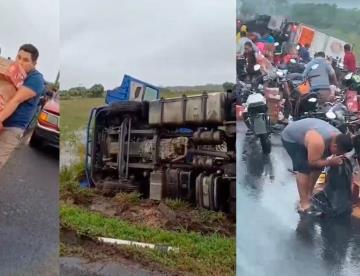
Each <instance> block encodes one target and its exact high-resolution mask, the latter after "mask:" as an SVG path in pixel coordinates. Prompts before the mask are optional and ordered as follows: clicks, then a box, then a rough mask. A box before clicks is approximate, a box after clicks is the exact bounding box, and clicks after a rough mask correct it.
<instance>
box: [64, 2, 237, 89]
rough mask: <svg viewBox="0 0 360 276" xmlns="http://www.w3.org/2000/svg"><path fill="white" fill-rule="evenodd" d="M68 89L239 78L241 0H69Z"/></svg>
mask: <svg viewBox="0 0 360 276" xmlns="http://www.w3.org/2000/svg"><path fill="white" fill-rule="evenodd" d="M60 11H61V13H60V40H61V86H62V89H67V88H69V87H73V86H78V85H83V86H86V87H89V86H91V85H93V84H94V83H102V84H103V85H104V86H105V88H113V87H115V86H118V85H120V82H121V80H122V76H123V74H130V75H133V76H134V77H137V78H140V79H142V80H144V81H147V82H150V83H152V84H155V85H163V86H164V85H199V84H206V83H223V82H225V81H235V50H236V49H235V19H236V1H235V0H227V1H218V0H196V1H195V0H182V1H175V0H173V1H169V0H136V1H131V0H119V1H113V0H102V1H97V0H87V1H82V0H61V4H60Z"/></svg>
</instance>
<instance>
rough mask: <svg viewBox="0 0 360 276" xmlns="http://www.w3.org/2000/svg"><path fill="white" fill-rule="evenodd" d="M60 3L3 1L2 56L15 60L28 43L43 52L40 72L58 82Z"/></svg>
mask: <svg viewBox="0 0 360 276" xmlns="http://www.w3.org/2000/svg"><path fill="white" fill-rule="evenodd" d="M58 3H59V2H58V1H56V0H52V1H49V0H31V1H29V0H11V1H5V0H1V1H0V11H1V17H0V48H1V49H2V50H1V56H3V57H11V58H12V59H13V58H15V56H16V53H17V51H18V49H19V47H20V46H21V45H22V44H24V43H32V44H34V45H35V46H36V47H37V48H38V50H39V52H40V57H39V60H38V69H39V71H41V72H42V73H43V75H44V77H45V79H46V80H48V81H55V78H56V74H57V72H58V70H59V62H60V55H59V51H60V47H59V46H60V45H59V5H58Z"/></svg>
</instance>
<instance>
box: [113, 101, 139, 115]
mask: <svg viewBox="0 0 360 276" xmlns="http://www.w3.org/2000/svg"><path fill="white" fill-rule="evenodd" d="M141 108H142V103H141V102H135V101H125V102H118V103H112V104H111V105H110V106H109V107H108V110H109V111H110V113H125V112H139V111H141Z"/></svg>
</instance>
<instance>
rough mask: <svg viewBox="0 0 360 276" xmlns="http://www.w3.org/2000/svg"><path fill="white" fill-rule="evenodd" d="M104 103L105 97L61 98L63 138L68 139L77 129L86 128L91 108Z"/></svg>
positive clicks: (63, 139)
mask: <svg viewBox="0 0 360 276" xmlns="http://www.w3.org/2000/svg"><path fill="white" fill-rule="evenodd" d="M102 105H105V103H104V99H103V98H77V99H71V100H61V120H60V128H61V140H62V141H66V140H68V139H69V137H70V135H71V134H72V133H74V132H75V131H77V130H82V129H84V128H86V124H87V122H88V120H89V115H90V111H91V109H92V108H94V107H99V106H102Z"/></svg>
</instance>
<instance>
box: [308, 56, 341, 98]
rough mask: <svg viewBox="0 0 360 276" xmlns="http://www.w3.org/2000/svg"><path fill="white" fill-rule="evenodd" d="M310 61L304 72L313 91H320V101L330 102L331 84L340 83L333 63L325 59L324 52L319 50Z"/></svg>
mask: <svg viewBox="0 0 360 276" xmlns="http://www.w3.org/2000/svg"><path fill="white" fill-rule="evenodd" d="M314 57H315V58H314V59H313V60H312V61H310V62H309V63H308V64H307V65H306V68H305V71H304V73H303V75H304V77H305V78H309V81H310V86H311V91H313V92H316V93H318V96H319V103H324V102H328V101H329V100H330V98H331V96H334V95H331V91H330V84H334V85H335V86H337V85H338V82H337V79H336V74H335V71H334V69H333V68H332V66H331V64H329V63H328V62H327V61H326V59H325V53H324V52H318V53H316V54H315V56H314Z"/></svg>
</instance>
